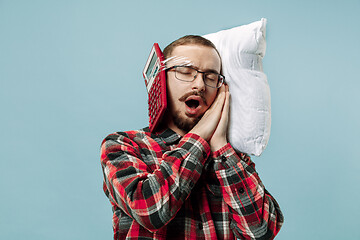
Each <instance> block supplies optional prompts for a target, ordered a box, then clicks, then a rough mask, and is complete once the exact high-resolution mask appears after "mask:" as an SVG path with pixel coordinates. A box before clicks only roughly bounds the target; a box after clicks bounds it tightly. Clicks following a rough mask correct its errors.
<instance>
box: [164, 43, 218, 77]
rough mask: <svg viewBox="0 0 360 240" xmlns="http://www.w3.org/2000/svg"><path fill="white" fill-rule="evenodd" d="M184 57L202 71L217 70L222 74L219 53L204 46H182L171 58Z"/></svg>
mask: <svg viewBox="0 0 360 240" xmlns="http://www.w3.org/2000/svg"><path fill="white" fill-rule="evenodd" d="M174 56H176V57H183V58H184V59H187V60H188V61H190V62H191V64H192V65H193V66H195V67H197V68H199V69H201V70H215V71H218V72H220V69H221V60H220V57H219V54H218V53H217V51H216V50H215V49H214V48H212V47H208V46H202V45H180V46H176V47H175V48H174V49H173V51H172V52H171V57H174Z"/></svg>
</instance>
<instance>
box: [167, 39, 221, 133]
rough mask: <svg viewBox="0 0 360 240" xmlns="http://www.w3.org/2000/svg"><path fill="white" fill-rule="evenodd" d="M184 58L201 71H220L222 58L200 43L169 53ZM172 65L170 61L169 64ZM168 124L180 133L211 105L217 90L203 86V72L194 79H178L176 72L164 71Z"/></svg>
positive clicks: (213, 50)
mask: <svg viewBox="0 0 360 240" xmlns="http://www.w3.org/2000/svg"><path fill="white" fill-rule="evenodd" d="M172 56H176V57H183V58H185V59H186V60H187V62H189V61H190V62H191V66H192V67H194V68H196V69H197V70H199V71H202V72H208V71H215V72H217V73H220V70H221V60H220V57H219V55H218V54H217V52H216V50H215V49H213V48H211V47H206V46H201V45H181V46H177V47H175V48H174V49H173V51H172V53H171V56H170V57H172ZM173 65H180V64H178V63H176V64H173V63H171V61H169V63H168V67H171V66H173ZM167 94H168V96H167V99H168V113H167V116H166V122H167V124H168V127H170V128H171V129H172V130H174V131H175V132H177V133H180V134H181V135H184V134H185V133H187V132H189V131H190V130H191V129H192V128H193V127H194V126H195V125H196V123H197V122H198V121H199V120H200V118H201V117H202V116H203V114H204V113H205V111H206V110H207V109H208V108H209V107H210V106H211V104H212V103H213V101H214V100H215V98H216V95H217V89H216V88H211V87H209V86H206V85H205V84H204V81H203V74H202V73H198V75H197V77H196V79H195V80H194V81H193V82H184V81H180V80H178V79H177V78H176V77H175V71H172V70H170V71H168V72H167Z"/></svg>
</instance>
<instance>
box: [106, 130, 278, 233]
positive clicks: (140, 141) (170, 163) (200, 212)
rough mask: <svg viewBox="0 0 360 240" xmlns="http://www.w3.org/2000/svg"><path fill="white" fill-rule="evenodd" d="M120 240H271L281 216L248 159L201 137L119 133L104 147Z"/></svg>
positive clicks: (228, 147)
mask: <svg viewBox="0 0 360 240" xmlns="http://www.w3.org/2000/svg"><path fill="white" fill-rule="evenodd" d="M101 165H102V170H103V174H104V185H103V189H104V192H105V194H106V196H107V197H108V198H109V200H110V203H111V205H112V209H113V229H114V239H235V238H239V239H272V238H274V237H275V235H276V234H277V233H278V231H279V230H280V227H281V225H282V223H283V215H282V213H281V211H280V208H279V205H278V204H277V202H276V201H275V199H274V198H273V197H272V196H271V195H270V193H269V192H267V190H266V189H265V188H264V186H263V184H262V182H261V180H260V178H259V176H258V174H257V173H256V171H255V164H254V163H253V162H252V161H251V159H250V157H249V156H248V155H246V154H243V153H236V152H235V150H234V149H233V148H232V147H231V145H230V144H227V145H226V146H224V147H223V148H221V149H220V150H218V151H216V152H213V153H212V152H210V146H209V144H208V143H207V142H206V141H205V140H204V139H202V138H201V137H200V136H198V135H196V134H191V133H188V134H186V135H185V136H183V137H181V136H180V135H178V134H176V133H175V132H173V131H172V130H170V129H167V130H165V131H163V132H160V133H157V134H152V133H150V132H149V129H148V128H144V129H142V130H138V131H127V132H117V133H113V134H110V135H109V136H107V137H106V138H105V139H104V141H103V143H102V145H101Z"/></svg>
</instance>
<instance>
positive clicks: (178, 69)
mask: <svg viewBox="0 0 360 240" xmlns="http://www.w3.org/2000/svg"><path fill="white" fill-rule="evenodd" d="M172 69H173V70H174V72H175V77H176V78H177V79H178V80H180V81H184V82H192V81H194V80H195V79H196V77H197V75H198V74H199V73H202V74H203V81H204V83H205V85H206V86H209V87H212V88H220V87H221V85H222V84H223V83H224V80H225V77H224V76H223V75H221V74H218V73H214V72H201V71H199V70H197V69H195V68H193V67H190V66H172V67H170V68H168V69H166V70H167V71H169V70H172Z"/></svg>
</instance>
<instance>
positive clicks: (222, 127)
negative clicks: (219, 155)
mask: <svg viewBox="0 0 360 240" xmlns="http://www.w3.org/2000/svg"><path fill="white" fill-rule="evenodd" d="M229 111H230V93H229V86H228V85H226V86H225V102H224V106H223V109H222V112H221V118H220V121H219V123H218V125H217V127H216V129H215V132H214V134H213V135H212V137H211V139H210V147H211V151H212V152H215V151H217V150H219V149H220V148H222V147H223V146H225V145H226V144H227V143H228V141H227V130H228V124H229Z"/></svg>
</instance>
